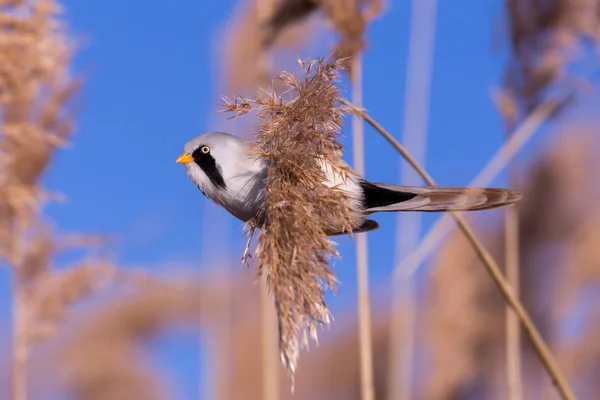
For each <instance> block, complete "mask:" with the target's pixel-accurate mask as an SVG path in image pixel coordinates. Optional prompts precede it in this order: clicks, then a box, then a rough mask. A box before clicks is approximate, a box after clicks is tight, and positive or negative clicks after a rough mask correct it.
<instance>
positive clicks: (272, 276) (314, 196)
mask: <svg viewBox="0 0 600 400" xmlns="http://www.w3.org/2000/svg"><path fill="white" fill-rule="evenodd" d="M301 66H302V67H303V68H304V69H305V76H304V79H303V80H302V81H298V80H296V79H295V78H294V77H293V76H291V75H286V74H284V75H282V76H281V78H280V79H281V80H282V81H283V82H284V83H285V85H286V86H288V87H289V90H290V94H291V97H290V98H289V99H284V98H283V97H280V96H279V95H277V94H276V93H270V94H264V95H262V96H257V97H255V98H254V100H253V102H254V103H256V104H258V105H259V109H258V117H259V120H260V125H259V133H258V134H257V136H256V144H255V152H256V155H257V156H258V157H261V158H262V159H264V160H265V162H266V163H267V165H268V166H267V176H266V179H265V190H264V192H263V196H264V198H265V201H264V206H263V208H262V210H260V212H259V215H258V216H257V218H256V219H254V220H253V221H251V222H250V223H249V229H250V231H251V232H253V231H254V229H256V228H260V236H259V240H258V245H257V254H258V261H259V270H260V271H261V272H262V270H263V269H266V271H267V275H268V287H269V290H270V292H271V293H272V294H273V296H274V300H275V308H276V311H277V315H278V321H279V334H280V352H281V358H282V361H283V363H284V364H285V366H286V368H287V370H288V372H289V373H290V375H291V376H293V375H294V372H295V370H296V365H297V360H298V355H299V351H300V345H301V344H303V345H305V346H307V345H308V335H307V334H310V336H311V337H312V338H313V339H315V340H316V339H317V330H316V328H317V327H316V324H328V323H329V321H330V312H329V310H328V308H327V306H326V305H325V302H324V299H323V291H324V287H323V285H325V288H326V287H331V288H333V289H335V287H336V285H335V277H334V274H333V273H332V272H331V271H330V270H329V267H328V262H329V259H330V257H331V256H337V252H336V250H335V248H334V243H333V242H331V241H330V240H329V239H328V238H327V235H326V231H328V230H331V229H339V228H342V229H344V230H346V231H351V227H352V226H355V223H356V221H355V220H354V218H355V217H354V215H355V214H354V213H353V210H352V209H351V208H350V207H349V206H348V204H350V203H349V202H348V199H346V195H345V194H344V193H343V192H342V191H339V190H337V189H336V188H328V187H327V186H326V185H325V184H324V183H323V181H324V173H323V171H322V170H321V166H320V165H321V164H320V162H323V161H325V162H328V163H330V164H331V167H332V173H334V174H338V175H339V177H340V179H342V180H343V179H347V178H348V176H349V174H351V173H352V171H351V170H350V169H349V167H348V166H347V165H346V164H345V163H343V162H342V161H341V153H342V146H341V144H340V143H339V142H338V141H337V136H338V135H339V134H340V131H341V127H340V125H341V123H342V113H341V108H340V106H339V105H338V100H339V90H338V88H337V87H336V82H337V79H338V70H339V69H340V68H341V62H340V61H339V60H334V61H331V62H325V61H324V60H323V59H319V60H317V61H312V62H310V63H308V64H304V63H303V62H301ZM249 107H250V103H249V102H248V101H246V102H242V103H233V102H229V103H228V104H227V108H228V110H229V111H236V112H242V113H245V112H248V108H249ZM340 224H341V226H340ZM300 335H302V338H300V337H299V336H300Z"/></svg>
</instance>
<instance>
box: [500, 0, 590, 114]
mask: <svg viewBox="0 0 600 400" xmlns="http://www.w3.org/2000/svg"><path fill="white" fill-rule="evenodd" d="M506 10H507V14H508V24H509V36H510V45H511V53H512V54H511V59H510V62H509V65H508V68H507V70H506V73H505V78H504V80H505V90H506V93H505V95H504V96H503V99H502V100H503V103H504V104H503V108H504V109H506V110H507V111H508V113H509V114H510V113H511V110H512V111H515V110H520V111H523V112H529V111H530V110H531V109H532V108H533V107H535V105H536V104H538V103H539V102H540V100H541V99H542V98H543V97H544V96H545V95H546V94H547V89H550V88H551V86H552V85H553V84H565V83H567V81H566V79H565V78H566V77H567V76H568V75H567V73H566V72H567V71H566V68H567V66H568V65H569V64H570V63H571V62H572V61H575V60H577V59H578V58H579V57H580V56H581V55H582V49H585V46H583V44H584V42H583V41H582V39H591V40H592V41H594V42H596V43H597V42H598V40H599V39H600V28H599V26H600V21H599V19H600V3H598V2H597V1H594V0H506ZM572 78H573V77H572V76H571V79H572ZM511 103H516V105H511ZM507 115H508V114H507ZM511 119H514V116H511Z"/></svg>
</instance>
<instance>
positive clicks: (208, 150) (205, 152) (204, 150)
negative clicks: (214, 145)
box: [200, 146, 210, 154]
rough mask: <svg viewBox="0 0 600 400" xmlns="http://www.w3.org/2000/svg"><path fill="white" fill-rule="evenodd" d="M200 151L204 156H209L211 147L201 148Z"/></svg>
mask: <svg viewBox="0 0 600 400" xmlns="http://www.w3.org/2000/svg"><path fill="white" fill-rule="evenodd" d="M200 151H201V152H202V154H208V153H210V147H209V146H202V147H200Z"/></svg>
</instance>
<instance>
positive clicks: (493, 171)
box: [371, 97, 569, 274]
mask: <svg viewBox="0 0 600 400" xmlns="http://www.w3.org/2000/svg"><path fill="white" fill-rule="evenodd" d="M568 99H569V98H568V97H563V98H562V99H559V100H554V99H550V100H547V101H545V102H544V103H542V104H540V105H539V106H538V107H537V108H536V109H535V110H534V111H533V112H532V113H531V114H530V115H529V116H528V117H527V118H526V119H525V120H524V121H523V123H522V124H521V125H519V127H518V128H517V129H515V131H514V133H513V134H511V135H510V138H509V140H508V141H507V142H506V143H505V144H504V145H503V146H502V147H501V148H500V149H499V150H498V151H497V152H496V154H494V156H493V157H492V158H491V159H490V161H489V162H488V163H487V164H486V166H485V167H484V168H483V169H482V170H481V171H480V172H479V174H477V176H476V177H475V178H474V179H473V180H472V181H471V182H469V184H468V185H467V186H469V187H481V186H488V185H490V184H491V183H492V181H493V180H494V179H495V178H496V177H497V175H498V174H499V173H500V172H501V171H502V169H504V168H505V167H506V165H507V164H509V162H510V160H511V159H512V158H513V157H515V155H516V154H517V152H518V151H519V150H521V149H522V148H523V147H524V146H525V144H527V143H528V142H529V140H530V139H531V138H532V137H533V135H534V134H535V133H536V132H537V130H538V128H539V127H540V126H541V125H542V124H543V123H544V122H545V121H546V120H547V119H548V118H550V117H551V116H552V115H553V114H554V113H556V112H557V111H558V110H559V109H560V107H562V106H564V105H565V104H566V102H567V100H568ZM371 124H377V123H376V121H374V120H372V123H371ZM384 137H385V135H384ZM386 140H388V142H390V143H391V144H392V146H394V141H393V137H392V136H389V137H386ZM451 228H452V216H451V215H449V214H448V215H444V216H443V217H442V218H440V219H439V220H438V221H437V222H436V223H435V224H434V226H433V227H432V228H431V229H430V230H429V231H428V232H427V234H426V235H425V236H424V237H423V239H422V240H421V242H420V243H419V245H418V247H417V248H416V249H415V250H414V251H413V252H412V253H410V254H409V255H408V257H406V258H405V259H404V260H403V261H402V262H401V263H400V265H398V266H397V268H396V272H395V273H400V272H399V271H400V270H401V271H404V272H403V273H406V274H413V273H414V272H415V271H416V270H417V269H418V268H419V266H420V265H422V262H423V261H424V260H425V258H426V257H427V256H428V255H429V254H430V253H431V252H432V251H433V250H434V249H435V247H436V246H437V244H438V243H439V242H440V241H441V240H442V239H443V238H444V237H445V236H446V234H447V233H448V232H449V231H450V229H451Z"/></svg>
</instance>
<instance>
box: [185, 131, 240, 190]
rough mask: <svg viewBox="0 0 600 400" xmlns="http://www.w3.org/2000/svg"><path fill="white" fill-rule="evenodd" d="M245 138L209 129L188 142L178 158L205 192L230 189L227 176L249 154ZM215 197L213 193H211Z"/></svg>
mask: <svg viewBox="0 0 600 400" xmlns="http://www.w3.org/2000/svg"><path fill="white" fill-rule="evenodd" d="M245 152H246V142H244V141H243V140H242V139H240V138H238V137H236V136H233V135H230V134H228V133H225V132H208V133H203V134H201V135H198V136H196V137H195V138H193V139H191V140H190V141H189V142H187V143H186V144H185V146H184V148H183V154H182V155H181V156H179V158H177V162H178V163H180V164H184V165H185V169H186V172H187V174H188V176H189V177H190V179H191V180H192V181H193V182H194V183H195V184H196V185H197V186H198V187H199V188H200V190H202V192H203V193H204V194H206V195H210V194H214V193H215V192H218V191H221V190H227V189H228V187H227V186H228V182H227V181H228V178H229V177H231V176H232V175H233V174H235V173H236V170H237V169H238V166H237V163H238V162H239V161H240V159H244V158H245V157H246V153H245ZM211 197H214V196H211Z"/></svg>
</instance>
